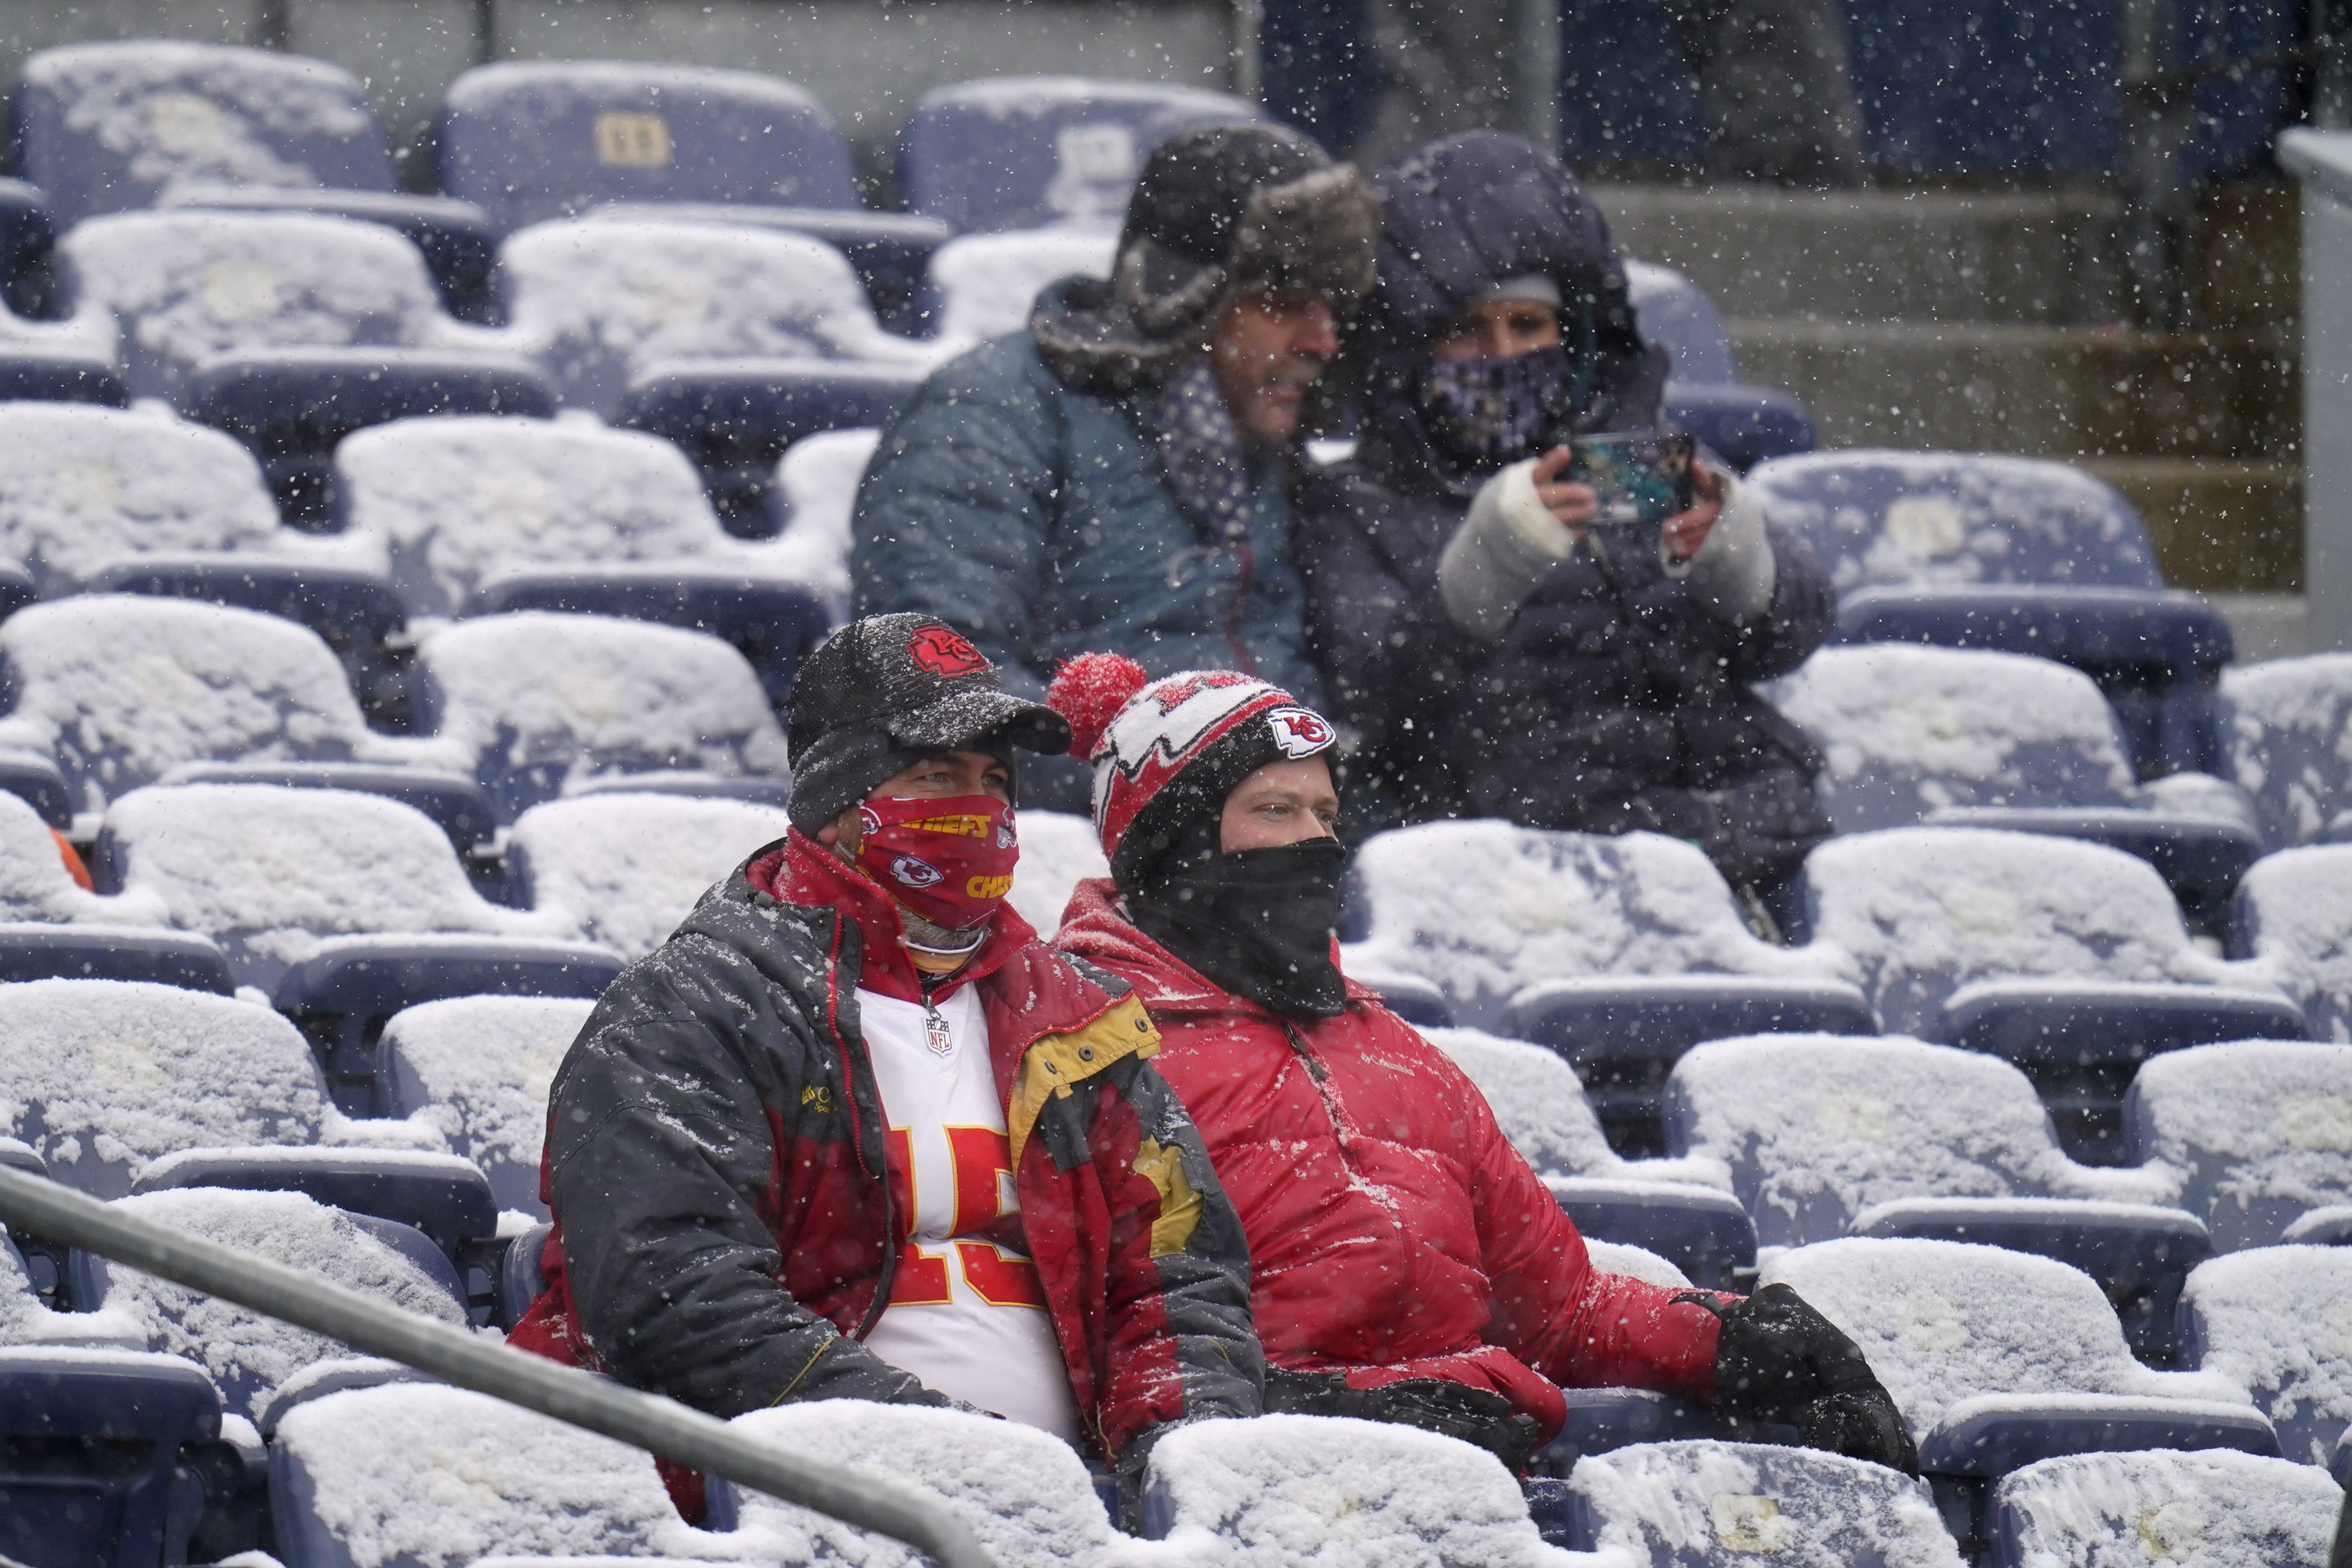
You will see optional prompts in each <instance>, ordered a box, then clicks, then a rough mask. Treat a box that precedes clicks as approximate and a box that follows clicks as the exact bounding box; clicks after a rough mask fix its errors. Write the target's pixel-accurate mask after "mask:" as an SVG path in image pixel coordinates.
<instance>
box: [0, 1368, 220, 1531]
mask: <svg viewBox="0 0 2352 1568" xmlns="http://www.w3.org/2000/svg"><path fill="white" fill-rule="evenodd" d="M220 1417H221V1400H220V1395H219V1394H218V1393H217V1392H216V1391H215V1389H214V1387H213V1385H212V1381H211V1379H209V1378H207V1377H206V1376H205V1374H204V1372H203V1370H202V1369H201V1368H199V1367H197V1366H196V1365H195V1364H194V1363H191V1362H186V1361H182V1360H180V1359H178V1358H176V1357H173V1356H163V1355H148V1354H142V1353H138V1352H131V1351H121V1352H93V1351H88V1350H71V1351H58V1350H43V1349H40V1348H38V1347H26V1348H18V1349H10V1350H0V1556H5V1557H6V1558H7V1559H8V1560H9V1561H11V1562H15V1563H22V1564H24V1565H25V1568H92V1565H94V1564H96V1565H103V1568H134V1565H135V1568H149V1565H151V1564H153V1563H160V1562H165V1561H168V1560H169V1559H168V1558H167V1557H166V1555H165V1553H166V1551H167V1543H170V1542H185V1541H186V1539H187V1535H188V1532H189V1531H191V1530H192V1529H193V1528H194V1525H195V1522H196V1516H197V1513H198V1511H199V1510H200V1509H201V1508H202V1505H203V1501H204V1492H203V1490H202V1489H201V1487H200V1486H196V1485H192V1484H190V1480H192V1479H193V1475H191V1474H190V1473H189V1472H185V1471H184V1470H183V1469H182V1468H181V1467H182V1460H183V1457H184V1455H186V1456H189V1457H193V1454H194V1450H197V1449H202V1448H209V1447H211V1446H212V1445H215V1444H216V1443H217V1442H218V1440H219V1437H220ZM184 1475H189V1476H190V1480H184V1479H182V1478H183V1476H184Z"/></svg>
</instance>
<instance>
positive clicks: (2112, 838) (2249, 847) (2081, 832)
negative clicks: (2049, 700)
mask: <svg viewBox="0 0 2352 1568" xmlns="http://www.w3.org/2000/svg"><path fill="white" fill-rule="evenodd" d="M1927 821H1928V822H1930V823H1932V824H1935V825H1937V826H1939V827H1954V828H1999V829H2005V830H2007V831H2010V832H2012V833H2048V834H2050V835H2052V836H2053V837H2056V838H2063V839H2083V840H2085V841H2089V842H2091V843H2095V844H2105V845H2106V846H2107V847H2108V848H2109V849H2117V850H2121V851H2123V852H2124V853H2126V854H2127V855H2136V856H2137V857H2138V858H2139V859H2141V860H2144V861H2146V862H2147V863H2148V864H2150V865H2152V866H2154V867H2155V868H2156V872H2157V874H2158V876H2161V877H2162V878H2164V882H2165V885H2166V886H2168V887H2169V888H2171V889H2172V896H2173V897H2174V898H2176V899H2178V900H2179V901H2180V914H2181V917H2182V919H2184V920H2185V921H2187V922H2188V925H2189V930H2190V931H2192V932H2195V933H2196V934H2197V935H2199V936H2224V935H2226V934H2227V932H2228V929H2229V924H2230V910H2231V903H2232V901H2233V900H2234V899H2235V898H2236V896H2237V892H2238V883H2239V881H2240V879H2242V877H2244V875H2245V874H2246V872H2247V870H2248V868H2249V867H2251V866H2252V864H2253V863H2254V862H2256V861H2258V860H2260V859H2262V857H2263V842H2262V838H2261V835H2259V834H2257V833H2256V832H2255V831H2253V830H2252V828H2250V827H2246V826H2244V825H2243V824H2241V823H2238V822H2224V821H2213V820H2211V819H2209V818H2200V817H2186V816H2171V815H2167V814H2164V813H2160V812H2156V811H2144V810H2132V809H2131V808H2128V807H2116V808H2087V809H2077V808H2072V807H2032V806H2021V807H2008V806H1960V807H1953V808H1948V809H1947V810H1940V811H1935V812H1931V813H1930V814H1929V815H1928V816H1927Z"/></svg>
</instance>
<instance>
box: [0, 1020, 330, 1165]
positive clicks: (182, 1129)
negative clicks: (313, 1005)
mask: <svg viewBox="0 0 2352 1568" xmlns="http://www.w3.org/2000/svg"><path fill="white" fill-rule="evenodd" d="M0 1039H5V1040H8V1041H9V1048H8V1049H7V1050H6V1051H0V1109H5V1111H6V1112H7V1113H9V1114H10V1115H11V1116H13V1118H14V1121H15V1128H14V1131H15V1132H16V1134H17V1135H18V1136H21V1137H23V1138H24V1139H25V1140H26V1142H27V1143H30V1144H31V1145H34V1147H36V1148H37V1149H38V1150H40V1152H41V1154H42V1155H43V1157H44V1158H45V1159H47V1161H48V1164H49V1168H50V1171H51V1173H52V1174H53V1175H54V1176H56V1177H57V1178H58V1180H59V1181H61V1182H63V1183H65V1184H66V1185H67V1186H72V1187H75V1188H78V1189H79V1190H80V1191H83V1192H87V1193H89V1194H91V1195H92V1196H93V1197H120V1196H121V1195H122V1194H123V1193H126V1192H128V1191H129V1190H130V1189H131V1182H132V1180H133V1179H134V1178H135V1177H136V1176H138V1175H139V1173H140V1171H141V1170H142V1168H144V1166H146V1165H147V1164H148V1163H149V1162H150V1161H152V1160H156V1159H159V1158H162V1157H163V1156H164V1155H170V1154H173V1153H176V1152H177V1151H179V1150H181V1149H189V1148H218V1147H245V1146H248V1145H272V1144H285V1145H308V1144H310V1143H312V1142H314V1141H315V1140H316V1137H317V1134H318V1132H319V1130H320V1125H321V1124H322V1122H323V1121H324V1119H325V1113H326V1095H325V1088H324V1084H323V1082H321V1080H320V1076H319V1067H318V1063H317V1061H316V1060H315V1059H314V1058H313V1057H312V1056H311V1054H310V1046H309V1044H308V1042H306V1041H305V1040H303V1038H302V1036H301V1033H300V1031H299V1030H296V1029H295V1027H294V1026H293V1025H292V1024H291V1023H289V1022H288V1021H287V1020H286V1019H283V1018H280V1017H278V1015H277V1014H276V1013H274V1012H271V1011H270V1010H269V1009H267V1008H257V1007H254V1006H252V1005H251V1004H249V1003H247V1002H241V1001H236V1000H233V999H231V998H226V997H215V996H209V995H205V994H204V993H202V992H197V991H187V990H181V989H179V988H175V987H171V986H155V985H145V984H141V983H136V982H131V981H124V980H35V981H31V982H28V983H26V984H22V985H12V986H0Z"/></svg>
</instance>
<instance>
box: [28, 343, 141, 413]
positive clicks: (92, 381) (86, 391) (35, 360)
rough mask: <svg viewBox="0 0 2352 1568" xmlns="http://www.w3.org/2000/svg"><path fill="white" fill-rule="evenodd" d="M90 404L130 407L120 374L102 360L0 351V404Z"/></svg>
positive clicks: (36, 351) (128, 392)
mask: <svg viewBox="0 0 2352 1568" xmlns="http://www.w3.org/2000/svg"><path fill="white" fill-rule="evenodd" d="M0 402H94V403H100V404H103V405H104V406H105V407H108V408H128V407H130V406H131V389H130V386H129V385H128V384H127V383H126V382H124V381H123V379H122V372H121V370H119V369H117V368H116V367H115V366H114V365H113V364H111V363H110V362H109V361H105V360H93V359H91V358H89V356H88V355H85V354H69V353H61V352H59V351H58V350H51V349H26V348H14V347H12V348H5V349H0Z"/></svg>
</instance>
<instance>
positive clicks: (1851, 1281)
mask: <svg viewBox="0 0 2352 1568" xmlns="http://www.w3.org/2000/svg"><path fill="white" fill-rule="evenodd" d="M1759 1282H1760V1283H1762V1284H1768V1285H1769V1284H1773V1283H1776V1282H1777V1283H1785V1284H1787V1285H1789V1286H1790V1287H1791V1288H1793V1289H1794V1290H1795V1291H1796V1292H1797V1293H1798V1294H1799V1295H1801V1296H1802V1297H1804V1299H1805V1300H1806V1301H1810V1302H1811V1303H1812V1304H1813V1305H1814V1306H1815V1307H1817V1308H1819V1309H1820V1310H1821V1311H1822V1312H1823V1313H1824V1314H1826V1315H1827V1316H1828V1317H1829V1319H1830V1320H1831V1321H1832V1322H1834V1323H1836V1324H1837V1325H1838V1327H1840V1328H1842V1329H1843V1330H1844V1331H1845V1332H1846V1333H1848V1334H1850V1335H1852V1336H1853V1340H1854V1342H1855V1343H1857V1344H1858V1345H1860V1346H1861V1348H1862V1353H1863V1354H1864V1356H1865V1357H1866V1358H1868V1360H1869V1362H1870V1366H1871V1370H1872V1371H1873V1372H1874V1373H1875V1374H1876V1375H1877V1376H1878V1380H1879V1381H1880V1382H1881V1383H1883V1384H1885V1385H1886V1391H1887V1393H1889V1394H1890V1395H1892V1396H1894V1399H1895V1405H1896V1406H1898V1407H1899V1408H1900V1409H1901V1410H1902V1412H1903V1416H1904V1419H1905V1421H1906V1422H1907V1423H1908V1424H1909V1426H1910V1427H1911V1430H1912V1433H1913V1435H1914V1436H1915V1437H1917V1438H1918V1440H1919V1464H1920V1468H1921V1469H1923V1470H1926V1471H1927V1472H1929V1473H1931V1474H1940V1475H1952V1476H1964V1477H1975V1478H1979V1479H1986V1478H1990V1477H1995V1476H2000V1475H2003V1474H2006V1473H2008V1472H2009V1471H2011V1470H2013V1469H2019V1468H2021V1467H2022V1466H2024V1465H2027V1464H2031V1463H2032V1462H2033V1461H2035V1460H2037V1459H2044V1458H2053V1457H2055V1456H2057V1455H2061V1454H2072V1453H2084V1452H2095V1451H2105V1450H2111V1449H2112V1450H2123V1449H2133V1448H2239V1449H2243V1450H2247V1451H2250V1452H2255V1453H2264V1454H2274V1453H2276V1452H2277V1451H2278V1449H2277V1447H2276V1445H2277V1441H2278V1439H2277V1437H2276V1435H2275V1434H2274V1433H2273V1431H2272V1429H2271V1425H2270V1422H2269V1421H2268V1420H2267V1419H2266V1418H2264V1416H2263V1414H2262V1413H2261V1412H2260V1411H2259V1410H2257V1409H2256V1408H2255V1407H2254V1406H2253V1404H2252V1401H2251V1400H2249V1399H2248V1398H2247V1397H2246V1395H2245V1392H2244V1391H2243V1390H2242V1389H2241V1388H2240V1387H2238V1385H2236V1384H2234V1383H2232V1382H2231V1380H2230V1379H2229V1378H2227V1377H2225V1376H2223V1375H2221V1374H2219V1373H2213V1372H2157V1371H2152V1370H2150V1369H2149V1368H2147V1367H2145V1366H2142V1365H2141V1364H2139V1363H2138V1362H2137V1361H2135V1360H2134V1359H2133V1358H2132V1354H2131V1351H2130V1349H2129V1347H2128V1346H2126V1344H2125V1343H2124V1336H2123V1330H2122V1328H2121V1326H2120V1325H2119V1324H2118V1323H2117V1322H2116V1314H2115V1312H2114V1310H2113V1309H2112V1308H2111V1307H2109V1306H2108V1305H2107V1299H2106V1297H2105V1295H2103V1294H2101V1293H2100V1291H2099V1287H2098V1285H2097V1283H2096V1282H2095V1281H2093V1280H2092V1279H2091V1277H2090V1276H2089V1275H2087V1274H2084V1273H2083V1272H2082V1271H2081V1270H2076V1269H2070V1268H2068V1267H2067V1266H2066V1265H2065V1264H2063V1263H2058V1262H2053V1261H2052V1260H2050V1259H2047V1258H2036V1257H2032V1256H2031V1255H2029V1254H2027V1253H2022V1252H2011V1251H2008V1250H2005V1249H2001V1248H1997V1247H1981V1246H1976V1245H1973V1244H1970V1243H1967V1242H1959V1241H1927V1240H1896V1239H1876V1238H1869V1237H1847V1238H1844V1239H1840V1240H1836V1241H1824V1242H1821V1243H1818V1244H1816V1245H1814V1246H1811V1247H1800V1248H1795V1249H1791V1250H1790V1251H1787V1252H1782V1253H1780V1254H1779V1255H1778V1256H1777V1257H1773V1258H1771V1259H1769V1260H1767V1261H1766V1262H1765V1264H1764V1266H1763V1270H1762V1273H1761V1276H1760V1281H1759Z"/></svg>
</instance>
